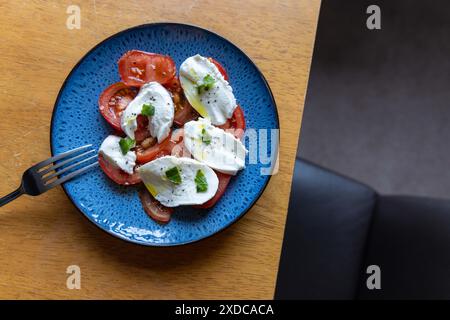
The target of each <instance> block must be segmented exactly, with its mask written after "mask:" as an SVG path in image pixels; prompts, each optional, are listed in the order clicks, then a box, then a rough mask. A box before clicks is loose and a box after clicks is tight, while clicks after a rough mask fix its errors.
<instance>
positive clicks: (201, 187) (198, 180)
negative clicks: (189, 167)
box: [194, 170, 208, 192]
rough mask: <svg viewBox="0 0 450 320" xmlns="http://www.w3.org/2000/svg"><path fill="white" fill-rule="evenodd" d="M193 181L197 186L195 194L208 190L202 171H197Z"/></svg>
mask: <svg viewBox="0 0 450 320" xmlns="http://www.w3.org/2000/svg"><path fill="white" fill-rule="evenodd" d="M194 181H195V185H196V186H197V192H205V191H206V190H208V181H206V177H205V175H204V173H203V171H202V170H197V174H196V175H195V179H194Z"/></svg>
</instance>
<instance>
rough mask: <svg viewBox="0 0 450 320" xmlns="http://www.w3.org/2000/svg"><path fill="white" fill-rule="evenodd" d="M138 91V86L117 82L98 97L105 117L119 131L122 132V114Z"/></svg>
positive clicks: (99, 105) (101, 111)
mask: <svg viewBox="0 0 450 320" xmlns="http://www.w3.org/2000/svg"><path fill="white" fill-rule="evenodd" d="M137 93H138V91H137V89H136V88H130V87H128V86H126V85H125V84H124V83H122V82H117V83H114V84H112V85H110V86H109V87H108V88H106V89H105V90H104V91H103V92H102V94H101V95H100V98H99V99H98V107H99V109H100V113H101V114H102V116H103V118H105V119H106V121H108V123H109V124H111V125H112V126H113V127H114V129H116V130H117V131H119V132H122V128H121V127H120V116H121V114H122V112H123V110H125V108H126V107H127V106H128V104H129V103H130V101H131V100H133V99H134V97H136V95H137Z"/></svg>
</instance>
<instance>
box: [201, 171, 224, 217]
mask: <svg viewBox="0 0 450 320" xmlns="http://www.w3.org/2000/svg"><path fill="white" fill-rule="evenodd" d="M214 171H215V170H214ZM215 172H216V174H217V178H219V187H218V188H217V192H216V194H215V195H214V197H212V198H211V199H209V200H208V201H206V202H205V203H204V204H200V205H196V206H193V207H194V208H199V209H208V208H211V207H213V206H214V205H215V204H216V203H217V201H219V199H220V198H221V197H222V196H223V194H224V192H225V190H226V189H227V186H228V183H229V182H230V179H231V177H232V176H231V175H229V174H225V173H221V172H218V171H215Z"/></svg>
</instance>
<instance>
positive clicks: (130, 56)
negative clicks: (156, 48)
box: [118, 50, 176, 87]
mask: <svg viewBox="0 0 450 320" xmlns="http://www.w3.org/2000/svg"><path fill="white" fill-rule="evenodd" d="M118 64H119V74H120V77H121V78H122V81H123V82H124V83H125V84H127V85H129V86H134V87H141V86H142V85H143V84H144V83H147V82H151V81H156V82H159V83H160V84H165V83H168V82H170V81H171V80H172V79H173V77H175V72H176V69H175V62H174V61H173V60H172V58H171V57H169V56H165V55H162V54H157V53H149V52H144V51H139V50H131V51H128V52H126V53H125V54H124V55H123V56H122V57H121V58H120V59H119V62H118Z"/></svg>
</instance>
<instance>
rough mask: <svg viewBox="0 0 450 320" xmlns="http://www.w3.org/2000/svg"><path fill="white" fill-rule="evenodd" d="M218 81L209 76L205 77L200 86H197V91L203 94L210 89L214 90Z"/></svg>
mask: <svg viewBox="0 0 450 320" xmlns="http://www.w3.org/2000/svg"><path fill="white" fill-rule="evenodd" d="M215 83H216V81H215V80H214V78H213V77H211V76H210V75H209V74H207V75H206V76H204V77H203V81H202V82H201V83H199V84H197V91H198V93H199V94H200V93H202V92H203V91H208V90H209V89H212V87H213V86H214V84H215Z"/></svg>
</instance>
